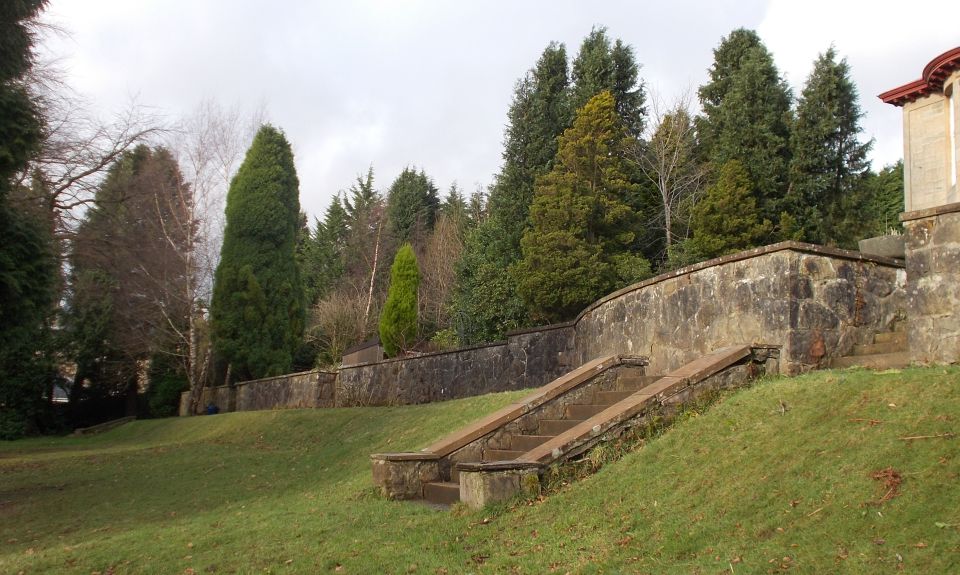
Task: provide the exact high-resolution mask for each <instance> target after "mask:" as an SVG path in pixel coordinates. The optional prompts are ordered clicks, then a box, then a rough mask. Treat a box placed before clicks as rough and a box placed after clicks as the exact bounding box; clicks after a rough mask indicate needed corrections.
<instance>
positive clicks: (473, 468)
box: [454, 460, 543, 473]
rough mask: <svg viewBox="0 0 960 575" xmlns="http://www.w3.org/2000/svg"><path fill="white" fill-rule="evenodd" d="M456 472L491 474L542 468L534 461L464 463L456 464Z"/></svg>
mask: <svg viewBox="0 0 960 575" xmlns="http://www.w3.org/2000/svg"><path fill="white" fill-rule="evenodd" d="M454 467H456V469H457V471H461V472H462V471H466V472H468V473H469V472H477V471H479V472H491V471H514V470H525V469H540V468H541V467H543V466H542V465H540V464H539V463H537V462H534V461H517V460H513V461H464V462H461V463H457V464H456V465H455V466H454Z"/></svg>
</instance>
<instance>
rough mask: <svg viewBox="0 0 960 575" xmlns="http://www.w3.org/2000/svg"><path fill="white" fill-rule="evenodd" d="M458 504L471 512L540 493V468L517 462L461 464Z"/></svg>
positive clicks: (531, 464)
mask: <svg viewBox="0 0 960 575" xmlns="http://www.w3.org/2000/svg"><path fill="white" fill-rule="evenodd" d="M457 469H458V470H459V472H460V501H462V502H463V503H465V504H466V505H467V506H468V507H471V508H473V509H480V508H481V507H484V506H486V505H490V504H492V503H500V502H501V501H507V500H509V499H512V498H514V497H516V496H517V495H520V494H524V495H536V494H537V493H539V492H540V476H539V471H540V465H539V464H537V463H527V462H520V461H503V462H496V463H460V464H458V465H457Z"/></svg>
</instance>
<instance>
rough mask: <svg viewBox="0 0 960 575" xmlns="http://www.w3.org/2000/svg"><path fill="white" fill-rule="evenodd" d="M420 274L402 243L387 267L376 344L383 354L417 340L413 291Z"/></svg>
mask: <svg viewBox="0 0 960 575" xmlns="http://www.w3.org/2000/svg"><path fill="white" fill-rule="evenodd" d="M419 288H420V272H419V271H418V269H417V256H416V255H415V254H414V253H413V247H412V246H411V245H410V244H403V245H402V246H400V249H399V250H398V251H397V255H396V257H394V258H393V265H392V266H391V267H390V290H389V291H388V292H387V301H386V303H385V304H384V306H383V312H382V313H381V314H380V343H382V344H383V349H384V351H386V352H387V355H388V356H390V357H393V356H395V355H397V353H399V352H401V351H403V350H404V349H407V348H409V347H410V346H412V345H413V344H414V343H415V341H416V338H417V291H418V290H419Z"/></svg>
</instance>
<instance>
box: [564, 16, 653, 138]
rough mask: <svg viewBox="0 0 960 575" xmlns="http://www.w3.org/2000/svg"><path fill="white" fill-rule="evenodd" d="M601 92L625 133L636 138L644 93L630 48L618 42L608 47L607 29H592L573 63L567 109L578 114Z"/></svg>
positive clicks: (644, 112) (640, 129)
mask: <svg viewBox="0 0 960 575" xmlns="http://www.w3.org/2000/svg"><path fill="white" fill-rule="evenodd" d="M605 90H606V91H609V92H610V93H611V94H612V95H613V99H614V101H615V102H616V110H617V114H618V115H619V116H620V119H621V121H622V122H623V125H624V127H625V129H626V131H627V133H628V134H629V135H631V136H633V137H634V138H639V137H640V135H641V134H642V133H643V126H644V116H645V114H646V109H645V108H644V103H645V101H646V93H645V91H644V87H643V83H641V82H640V66H639V65H638V64H637V61H636V57H635V56H634V53H633V49H632V48H631V47H630V46H628V45H626V44H624V43H623V42H622V41H621V40H619V39H617V40H616V41H615V42H614V43H613V44H612V45H611V43H610V39H609V38H608V37H607V29H606V28H604V27H600V28H594V29H592V30H591V31H590V34H589V35H588V36H587V37H586V38H584V40H583V43H582V44H581V45H580V51H579V52H578V53H577V57H576V58H574V60H573V89H572V94H571V102H570V105H571V107H572V109H574V110H579V109H580V108H582V107H583V106H584V105H586V103H587V102H588V101H589V100H590V99H591V98H593V97H594V96H596V95H597V94H599V93H600V92H603V91H605Z"/></svg>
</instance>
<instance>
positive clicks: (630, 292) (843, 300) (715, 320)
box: [573, 242, 905, 375]
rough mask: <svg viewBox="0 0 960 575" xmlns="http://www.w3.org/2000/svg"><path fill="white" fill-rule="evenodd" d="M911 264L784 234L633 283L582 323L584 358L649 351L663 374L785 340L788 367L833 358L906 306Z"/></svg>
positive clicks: (799, 368)
mask: <svg viewBox="0 0 960 575" xmlns="http://www.w3.org/2000/svg"><path fill="white" fill-rule="evenodd" d="M904 284H905V274H904V271H903V263H902V262H900V261H898V260H893V259H889V258H881V257H872V256H865V255H863V254H860V253H859V252H850V251H845V250H837V249H831V248H825V247H821V246H814V245H810V244H802V243H798V242H783V243H779V244H774V245H771V246H766V247H762V248H757V249H754V250H750V251H746V252H741V253H738V254H733V255H730V256H725V257H722V258H719V259H715V260H711V261H707V262H703V263H701V264H697V265H694V266H690V267H687V268H683V269H680V270H677V271H675V272H671V273H669V274H665V275H661V276H658V277H655V278H653V279H650V280H647V281H645V282H641V283H639V284H636V285H633V286H630V287H628V288H625V289H623V290H620V291H619V292H615V293H613V294H611V295H610V296H608V297H606V298H604V299H602V300H600V301H598V302H597V303H595V304H593V305H592V306H590V307H589V308H587V309H586V310H585V311H584V312H583V313H582V314H581V315H580V317H579V318H577V320H576V322H575V326H576V327H575V333H574V336H573V349H574V350H576V351H575V353H576V355H577V362H579V363H582V362H584V361H587V360H589V359H591V358H594V357H599V356H603V355H611V354H639V355H643V356H645V357H647V358H649V361H650V364H649V366H648V367H647V372H648V373H654V374H655V373H664V372H666V371H669V370H671V369H675V368H677V367H679V366H680V365H683V364H685V363H687V362H689V361H692V360H693V359H695V358H696V357H698V356H699V355H702V354H705V353H709V352H711V351H712V350H715V349H719V348H721V347H724V346H727V345H731V344H739V343H751V342H754V343H756V342H770V343H777V344H779V345H782V346H783V348H782V351H781V355H780V370H781V373H785V374H790V375H792V374H797V373H801V372H803V371H807V370H810V369H815V368H817V367H821V366H825V365H827V362H828V361H829V360H830V359H832V358H834V357H840V356H842V355H845V354H847V353H848V352H849V351H850V350H851V349H852V348H853V346H854V345H856V344H862V343H867V342H868V341H869V338H872V337H873V334H874V333H876V332H878V331H883V330H885V329H886V328H887V326H889V325H890V324H891V322H893V320H894V319H895V318H896V317H897V316H898V314H900V313H902V309H903V305H904V290H903V286H904Z"/></svg>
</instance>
